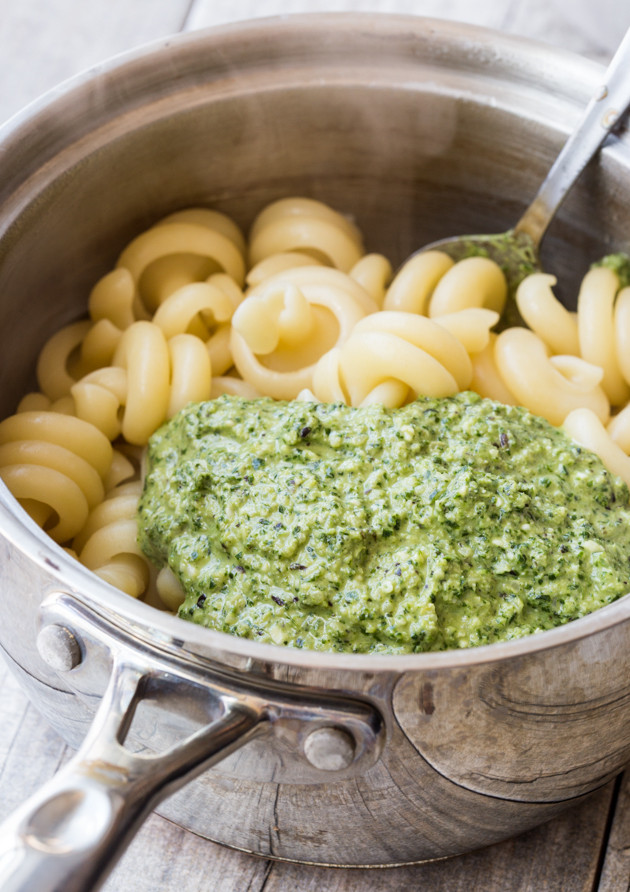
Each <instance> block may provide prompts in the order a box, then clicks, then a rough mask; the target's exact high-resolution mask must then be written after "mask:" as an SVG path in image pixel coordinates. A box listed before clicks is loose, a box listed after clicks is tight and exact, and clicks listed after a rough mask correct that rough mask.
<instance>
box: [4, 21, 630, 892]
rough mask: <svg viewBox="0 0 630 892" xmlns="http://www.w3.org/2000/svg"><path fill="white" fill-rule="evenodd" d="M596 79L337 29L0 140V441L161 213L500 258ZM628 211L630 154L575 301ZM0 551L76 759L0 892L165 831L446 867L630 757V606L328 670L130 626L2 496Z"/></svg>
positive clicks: (614, 243)
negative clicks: (272, 222)
mask: <svg viewBox="0 0 630 892" xmlns="http://www.w3.org/2000/svg"><path fill="white" fill-rule="evenodd" d="M601 76H602V70H601V69H600V67H599V66H597V65H595V64H593V63H590V62H588V61H586V60H584V59H580V58H578V57H575V56H572V55H569V54H566V53H562V52H558V51H554V50H551V49H549V48H545V47H543V46H541V45H538V44H533V43H530V42H527V41H524V40H518V39H513V38H509V37H506V36H501V35H499V34H496V33H493V32H490V31H486V30H477V29H473V28H471V27H465V26H460V25H455V24H446V23H443V22H437V21H433V20H426V19H421V18H407V17H394V16H375V15H365V16H359V15H340V16H333V15H326V16H312V17H285V18H279V19H270V20H266V21H258V22H253V23H250V24H246V25H238V26H233V27H227V28H222V29H217V30H212V31H208V32H203V33H198V34H194V35H192V36H185V37H181V38H178V39H176V40H173V41H168V42H163V43H162V44H161V45H160V46H158V47H156V48H152V49H150V50H148V51H144V52H140V53H137V54H134V55H132V56H128V57H125V59H124V60H123V61H120V62H116V63H114V64H112V65H108V66H104V67H102V68H99V69H98V70H96V71H93V72H91V73H90V74H89V75H87V76H86V77H81V78H79V79H77V80H75V81H73V82H72V83H71V84H70V85H69V86H67V87H62V88H60V89H59V90H57V91H56V92H54V93H53V94H51V95H49V96H48V97H47V99H46V100H45V101H44V102H41V103H38V104H35V105H34V106H31V107H30V109H28V110H27V111H25V112H24V113H23V114H22V115H20V116H18V117H16V118H14V119H13V120H12V121H11V122H10V123H9V124H8V125H6V126H5V127H4V129H3V130H2V132H1V133H0V314H1V317H0V318H1V323H0V343H1V350H2V356H3V361H2V369H1V371H0V375H1V377H2V382H1V383H2V386H1V387H0V414H2V415H7V414H10V413H11V412H12V411H14V408H15V405H16V403H17V400H18V398H19V396H20V395H21V394H22V393H24V392H26V391H27V390H28V389H29V388H30V387H31V386H32V381H33V369H34V363H35V357H36V355H37V353H38V351H39V349H40V348H41V346H42V344H43V343H44V341H45V340H46V339H47V337H48V336H49V335H50V333H51V332H52V331H54V330H56V329H58V328H59V327H61V326H62V325H63V324H65V323H66V322H68V321H70V320H73V319H75V318H78V317H79V316H81V315H82V314H83V313H85V310H86V299H87V294H88V292H89V289H90V287H91V286H92V284H93V283H94V282H95V281H96V279H97V278H98V277H99V276H100V275H101V274H103V273H104V272H105V271H107V270H108V269H109V268H111V266H112V265H113V263H114V262H115V259H116V257H117V255H118V253H119V251H120V250H121V249H122V247H123V246H124V245H125V243H126V242H128V241H129V240H130V239H131V238H132V237H133V236H134V235H135V234H137V233H138V232H139V231H140V230H141V229H142V228H143V227H146V226H147V225H150V224H151V223H152V222H154V221H155V220H156V219H158V218H159V217H160V216H162V215H164V214H166V213H168V212H170V211H173V210H175V209H178V208H181V207H185V206H188V205H193V204H196V205H199V204H203V205H208V206H212V207H215V208H218V209H220V210H224V211H227V212H228V213H230V214H232V215H233V216H234V217H235V218H236V219H237V220H238V221H239V222H240V223H241V224H242V225H243V226H247V225H248V224H249V222H251V220H252V219H253V217H254V215H255V213H256V212H257V211H258V210H259V209H260V208H261V207H262V206H263V205H264V204H265V203H266V202H268V201H271V200H273V199H275V198H279V197H282V196H286V195H295V194H303V195H310V196H313V197H316V198H319V199H321V200H323V201H326V202H329V203H330V204H332V205H333V206H334V207H336V208H338V209H339V210H342V211H345V212H348V213H351V214H352V215H353V216H354V218H355V219H356V221H357V223H358V224H359V226H360V227H361V229H362V230H363V232H364V233H365V234H366V236H367V242H368V247H369V248H370V249H373V250H381V251H383V252H384V253H386V254H387V255H389V256H390V257H391V259H392V260H393V261H394V262H395V263H396V262H400V261H402V260H403V259H404V258H405V257H406V256H407V255H408V254H410V253H411V252H412V251H413V250H415V249H416V248H418V247H419V246H421V245H422V244H423V243H425V242H428V241H430V240H433V239H436V238H439V237H441V236H445V235H452V234H454V233H459V232H468V231H470V232H475V231H484V230H487V231H498V230H500V229H501V228H503V227H505V226H507V225H509V223H510V222H511V221H512V220H514V219H517V218H518V214H519V212H520V211H521V210H522V209H523V207H524V205H525V203H526V201H527V199H528V198H529V197H530V196H531V195H532V194H533V193H534V191H535V188H536V187H537V185H538V184H539V182H540V181H541V180H542V177H543V175H544V172H545V171H546V169H547V168H548V167H549V164H550V162H551V160H552V159H553V158H554V157H555V155H556V154H557V152H558V150H559V148H560V146H561V145H562V143H563V141H564V139H565V138H566V135H567V134H568V133H569V132H570V130H571V129H572V127H573V126H574V124H575V122H576V120H577V119H578V117H579V115H580V113H581V111H582V109H583V107H584V105H585V104H586V101H587V100H588V98H589V97H590V96H591V95H592V94H593V93H594V91H595V88H596V87H597V85H598V82H599V78H600V77H601ZM629 207H630V140H629V139H628V137H627V136H626V135H621V136H618V137H616V138H614V139H612V140H611V144H610V145H608V146H607V147H606V148H605V149H604V150H603V152H602V153H601V155H600V157H599V158H598V159H597V160H596V162H594V163H593V164H592V165H591V167H590V168H589V169H588V170H587V172H586V174H585V176H584V177H583V179H582V181H581V183H580V184H579V186H578V187H577V188H576V189H575V191H574V193H573V194H572V195H571V197H570V199H569V200H568V201H567V203H566V205H565V207H564V209H563V211H562V213H561V214H560V216H559V218H558V219H557V221H556V222H555V223H554V225H553V227H552V229H551V231H550V233H549V236H548V239H547V241H546V249H545V254H544V256H543V261H544V262H545V264H546V266H547V268H548V269H549V270H550V271H553V272H555V273H556V274H557V275H558V277H559V279H560V281H561V282H562V283H563V286H564V294H565V297H566V300H567V301H570V300H571V299H572V295H573V294H574V290H575V286H576V283H577V282H578V280H579V278H580V277H581V275H582V274H583V273H584V272H585V271H586V269H587V267H588V264H589V263H590V261H591V260H593V259H595V258H597V257H598V256H600V255H602V254H603V253H605V252H609V251H611V250H613V249H616V248H626V249H627V248H628V247H629V245H628V242H627V239H628V235H627V234H628V231H629V223H630V219H629V218H630V212H629V211H628V208H629ZM0 530H1V536H0V568H1V570H0V572H1V574H2V576H1V597H0V644H1V645H2V648H3V651H4V654H5V656H6V658H7V660H8V662H9V664H10V666H11V667H12V669H13V670H14V671H15V673H16V674H17V676H18V677H19V678H20V679H21V681H22V682H23V684H24V686H25V688H26V690H27V691H28V693H29V696H30V697H31V698H32V700H33V702H34V703H35V705H36V706H37V708H38V709H39V710H40V711H41V713H42V714H43V715H44V716H45V717H46V718H47V719H48V720H49V721H50V722H51V724H52V725H54V727H55V728H56V729H57V730H58V731H59V732H60V733H61V734H62V735H63V737H64V738H65V739H66V740H67V741H68V743H70V744H71V745H72V746H74V747H78V746H79V745H81V749H80V751H79V753H78V755H77V756H76V758H75V759H74V760H73V761H72V762H71V763H70V764H69V765H68V766H67V767H66V768H65V769H63V771H62V772H61V773H60V774H59V775H58V776H57V777H56V778H55V779H54V780H53V781H52V782H51V783H50V784H49V785H48V786H47V787H46V788H45V789H44V790H42V791H41V793H40V794H39V795H38V796H36V797H35V799H34V800H31V801H30V802H29V803H27V804H26V805H25V806H24V807H23V808H22V809H21V810H20V811H19V812H18V813H16V814H15V815H14V816H13V818H12V819H10V821H9V822H8V824H6V825H5V826H4V827H3V828H2V830H1V832H0V886H1V887H2V889H3V890H4V892H9V890H13V892H15V890H29V892H31V890H33V889H37V890H38V892H48V890H53V889H56V890H61V889H63V890H64V892H76V890H86V889H94V888H97V886H98V885H99V883H100V882H102V880H103V879H104V877H105V876H106V873H107V869H108V865H110V864H111V862H112V859H114V858H115V857H116V855H117V854H119V853H120V851H121V850H122V849H123V848H124V846H125V843H126V842H127V841H128V839H129V838H130V836H131V834H133V832H134V830H135V829H136V828H137V827H138V825H139V824H140V822H141V821H142V820H143V818H144V817H145V816H146V815H147V813H148V812H149V811H150V810H151V809H152V808H154V807H156V806H157V807H158V809H159V811H160V813H161V814H163V815H166V816H167V817H169V818H170V819H171V820H173V821H175V822H177V823H178V824H180V825H181V826H182V827H186V828H189V829H191V830H194V831H195V832H196V833H198V834H201V835H202V836H205V837H207V838H208V839H212V840H215V841H217V842H220V843H224V844H226V845H229V846H233V847H235V848H238V849H241V850H243V851H247V852H255V853H258V854H261V855H264V856H266V857H272V858H281V859H289V860H294V861H299V862H303V863H316V864H327V865H361V866H367V867H370V866H379V865H394V864H403V863H411V862H418V861H422V860H424V859H429V858H439V857H444V856H448V855H453V854H456V853H460V852H464V851H467V850H470V849H473V848H475V847H478V846H483V845H486V844H488V843H492V842H495V841H498V840H500V839H503V838H506V837H508V836H511V835H513V834H516V833H519V832H521V831H523V830H525V829H526V828H529V827H532V826H534V825H535V824H537V823H539V822H542V821H544V820H547V819H549V818H551V817H553V816H554V815H556V814H557V813H558V812H560V811H561V810H562V809H564V808H566V806H567V805H568V804H570V803H572V802H575V801H579V800H580V799H581V798H582V797H584V796H586V795H587V794H588V793H590V792H591V791H593V790H595V789H596V788H597V787H599V786H601V785H602V784H604V783H606V782H607V781H608V780H609V779H610V778H611V777H613V776H614V775H615V774H616V773H617V772H619V771H620V769H621V768H622V767H623V766H624V765H625V764H626V762H627V761H628V760H629V759H630V597H629V596H626V597H625V598H623V599H621V600H620V601H618V602H617V603H615V604H613V605H611V606H610V607H607V608H605V609H603V610H601V611H599V612H597V613H595V614H593V615H591V616H590V617H587V618H585V619H582V620H579V621H577V622H575V623H572V624H570V625H568V626H566V627H564V628H560V629H556V630H553V631H550V632H545V633H543V634H541V635H538V636H534V637H531V638H529V639H526V640H522V641H519V642H514V643H511V644H496V645H492V646H490V647H484V648H479V649H476V650H466V651H458V652H445V653H439V654H419V655H416V656H398V657H388V656H355V655H334V654H320V653H308V652H303V651H296V650H292V649H283V648H281V647H272V646H267V645H261V644H257V643H255V642H251V641H245V640H240V639H237V638H231V637H229V636H226V635H223V634H219V633H214V632H210V631H208V630H206V629H203V628H200V627H197V626H195V625H192V624H189V623H185V622H183V621H181V620H178V619H177V618H174V617H171V616H168V615H165V614H162V613H159V612H157V611H155V610H153V609H152V608H150V607H149V606H147V605H145V604H143V603H137V602H135V601H133V600H132V599H131V598H128V597H127V596H125V595H123V594H122V593H120V592H118V591H116V590H115V589H113V588H111V587H110V586H109V585H107V584H106V583H105V582H102V581H101V580H99V579H98V578H97V577H95V576H94V575H92V574H91V573H89V572H88V571H87V570H85V569H84V568H82V567H81V566H79V565H78V564H77V563H76V562H75V561H73V560H72V559H71V558H70V557H69V556H68V555H66V554H65V553H64V552H63V551H62V550H61V549H60V548H58V547H57V546H55V545H54V543H53V542H52V541H51V540H49V539H48V538H47V536H46V535H44V534H43V533H42V532H41V531H40V530H39V529H38V528H37V527H36V526H35V525H34V524H33V523H32V522H31V521H30V520H29V518H28V517H27V516H26V515H25V514H24V512H23V511H22V510H21V509H20V508H19V506H18V505H17V503H16V502H15V501H14V500H13V498H12V497H11V496H10V495H9V494H8V493H7V492H6V491H5V490H3V491H2V492H0ZM184 785H186V786H185V789H181V788H182V787H183V786H184ZM180 789H181V792H177V791H178V790H180ZM167 797H168V798H167Z"/></svg>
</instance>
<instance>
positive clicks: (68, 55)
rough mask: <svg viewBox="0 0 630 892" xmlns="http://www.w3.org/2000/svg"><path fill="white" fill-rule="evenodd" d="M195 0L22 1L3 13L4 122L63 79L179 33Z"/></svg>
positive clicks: (0, 78)
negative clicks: (135, 48) (142, 45)
mask: <svg viewBox="0 0 630 892" xmlns="http://www.w3.org/2000/svg"><path fill="white" fill-rule="evenodd" d="M190 2H191V0H133V2H131V3H130V2H128V0H107V2H105V0H90V2H89V3H86V2H84V0H20V2H19V3H3V4H2V13H1V15H0V122H1V121H4V120H5V119H6V118H7V117H9V116H10V115H12V114H13V113H14V112H16V111H18V110H19V109H20V108H22V107H23V106H24V105H26V104H27V103H28V102H30V101H31V100H33V99H35V98H36V97H37V96H39V95H40V94H41V93H43V92H44V91H45V90H47V89H49V88H50V87H53V86H55V85H56V84H58V83H59V82H60V81H63V80H65V79H66V78H68V77H70V76H72V75H73V74H76V73H77V72H79V71H83V70H86V69H88V68H90V67H92V66H93V65H97V64H98V63H99V62H102V61H103V60H105V59H108V58H110V57H111V56H113V55H115V54H117V53H121V52H124V51H125V50H128V49H131V48H132V47H137V46H140V45H141V44H143V43H147V42H149V41H151V40H154V39H157V38H159V37H163V36H164V35H167V34H172V33H173V32H175V31H179V30H180V29H181V28H182V26H183V24H184V22H185V20H186V16H187V13H188V11H189V8H190Z"/></svg>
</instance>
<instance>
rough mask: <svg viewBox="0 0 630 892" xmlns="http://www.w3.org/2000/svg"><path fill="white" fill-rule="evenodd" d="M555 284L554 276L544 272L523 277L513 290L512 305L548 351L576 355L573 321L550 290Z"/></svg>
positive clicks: (575, 333)
mask: <svg viewBox="0 0 630 892" xmlns="http://www.w3.org/2000/svg"><path fill="white" fill-rule="evenodd" d="M556 283H557V279H556V277H555V276H550V275H548V274H547V273H533V274H532V275H531V276H527V277H526V278H525V279H523V281H522V282H521V284H520V285H519V286H518V288H517V290H516V304H517V306H518V309H519V312H520V314H521V316H522V317H523V319H524V321H525V322H526V323H527V325H528V326H529V327H530V328H531V330H532V331H533V332H535V333H536V334H537V335H538V337H539V338H541V340H543V341H544V342H545V344H547V346H548V347H549V349H550V350H551V352H552V353H560V354H572V355H577V354H579V352H580V344H579V339H578V326H577V320H576V317H575V314H573V313H570V312H569V311H568V310H566V309H565V308H564V307H563V306H562V304H561V303H560V301H559V300H558V298H557V297H556V296H555V294H554V293H553V291H552V287H553V286H554V285H555V284H556Z"/></svg>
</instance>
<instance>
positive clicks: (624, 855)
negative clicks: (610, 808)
mask: <svg viewBox="0 0 630 892" xmlns="http://www.w3.org/2000/svg"><path fill="white" fill-rule="evenodd" d="M628 889H630V772H626V774H625V775H624V776H623V778H621V779H620V780H619V782H618V790H617V797H616V802H615V807H614V812H613V814H612V825H611V832H610V836H609V839H608V846H607V849H606V857H605V860H604V865H603V869H602V874H601V880H600V883H599V886H598V892H627V890H628Z"/></svg>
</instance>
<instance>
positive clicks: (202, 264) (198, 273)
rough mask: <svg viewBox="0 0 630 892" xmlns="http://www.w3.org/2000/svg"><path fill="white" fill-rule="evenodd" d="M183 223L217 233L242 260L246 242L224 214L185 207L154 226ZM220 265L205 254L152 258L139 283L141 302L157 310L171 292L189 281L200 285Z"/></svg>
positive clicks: (188, 283)
mask: <svg viewBox="0 0 630 892" xmlns="http://www.w3.org/2000/svg"><path fill="white" fill-rule="evenodd" d="M177 223H186V224H191V225H195V226H199V227H203V228H205V229H207V230H210V231H214V232H217V233H218V234H219V235H220V236H221V237H222V238H225V239H227V240H228V241H229V242H231V243H232V244H233V245H234V247H235V248H236V250H237V251H238V253H239V254H240V255H241V257H244V255H245V239H244V237H243V234H242V232H241V230H240V229H239V227H238V226H237V225H236V223H235V222H234V221H233V220H232V219H230V217H227V216H226V215H225V214H222V213H219V212H217V211H213V210H210V209H208V208H187V209H185V210H183V211H177V212H176V213H174V214H169V216H168V217H164V218H163V219H162V220H160V221H158V223H157V224H156V226H164V225H170V224H177ZM220 268H222V267H221V264H220V263H219V262H218V261H217V260H216V259H214V258H213V257H212V256H210V255H208V254H205V255H204V254H203V253H201V254H199V253H186V252H185V251H184V252H176V253H168V254H166V255H165V256H160V257H158V258H157V259H155V260H154V261H153V262H151V263H149V265H148V266H147V267H146V268H145V269H144V271H143V272H142V276H141V278H140V281H139V282H138V287H139V291H140V293H141V295H142V298H143V299H144V303H145V304H146V306H147V307H149V308H150V309H155V307H158V306H159V305H160V304H161V303H162V301H164V300H165V299H166V298H167V297H169V296H170V295H171V294H172V293H173V292H174V291H177V290H178V289H179V288H182V287H184V286H185V285H190V284H191V283H192V282H201V281H204V280H206V279H207V278H208V277H209V276H210V275H212V274H214V273H216V270H217V269H220Z"/></svg>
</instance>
